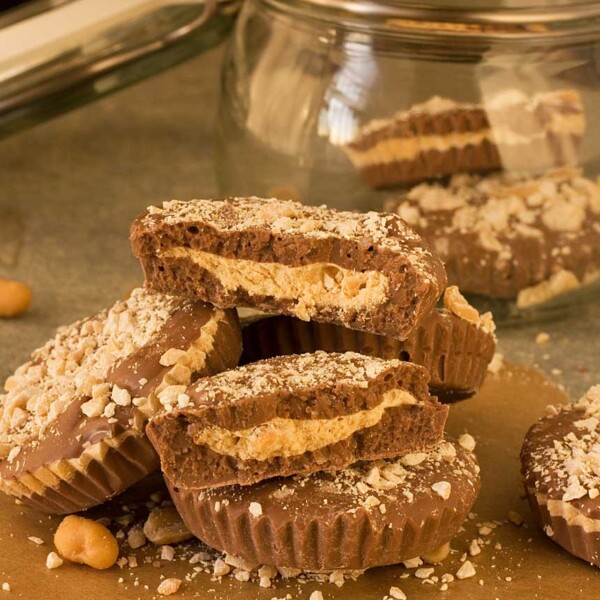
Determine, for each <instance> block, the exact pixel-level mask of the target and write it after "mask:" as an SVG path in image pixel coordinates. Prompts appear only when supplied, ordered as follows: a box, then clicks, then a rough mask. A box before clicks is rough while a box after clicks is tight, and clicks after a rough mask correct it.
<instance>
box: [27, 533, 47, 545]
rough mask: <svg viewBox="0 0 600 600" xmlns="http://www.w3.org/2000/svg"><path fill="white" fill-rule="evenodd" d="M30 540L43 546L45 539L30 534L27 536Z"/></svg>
mask: <svg viewBox="0 0 600 600" xmlns="http://www.w3.org/2000/svg"><path fill="white" fill-rule="evenodd" d="M27 539H28V540H29V541H30V542H33V543H34V544H36V545H37V546H42V545H43V544H44V540H43V539H42V538H39V537H36V536H35V535H30V536H29V537H28V538H27Z"/></svg>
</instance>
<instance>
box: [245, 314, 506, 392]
mask: <svg viewBox="0 0 600 600" xmlns="http://www.w3.org/2000/svg"><path fill="white" fill-rule="evenodd" d="M469 308H471V307H469ZM455 310H456V309H455ZM459 310H460V309H459ZM459 310H458V311H457V312H459ZM467 310H468V309H467ZM471 310H474V309H472V308H471ZM467 316H469V315H467ZM242 339H243V348H244V350H243V352H242V358H241V361H240V362H241V364H247V363H251V362H255V361H257V360H263V359H266V358H272V357H274V356H282V355H288V354H301V353H304V352H314V351H316V350H324V351H325V352H348V351H354V352H359V353H361V354H366V355H369V356H376V357H379V358H384V359H394V358H395V359H399V360H404V361H408V362H414V363H415V364H418V365H421V366H423V367H425V368H426V369H427V371H429V374H430V376H431V379H430V380H429V389H430V391H431V393H432V394H433V395H435V396H438V397H439V399H440V400H441V401H442V402H454V401H457V400H462V399H465V398H469V397H470V396H472V395H473V394H475V392H476V391H477V390H478V389H479V388H480V386H481V385H482V383H483V381H484V379H485V376H486V374H487V368H488V365H489V363H490V361H491V360H492V358H493V357H494V352H495V349H496V339H495V335H494V328H493V322H492V320H491V317H490V319H488V320H482V319H481V318H480V317H479V315H478V314H477V312H476V311H475V313H474V318H472V319H471V320H467V319H466V318H464V316H462V317H461V316H459V315H458V314H455V313H454V312H451V311H450V310H447V309H445V308H444V309H437V310H435V311H433V312H432V313H430V314H429V315H427V317H425V319H424V320H423V322H422V323H421V325H419V327H418V328H417V329H416V330H415V331H414V332H413V333H412V334H411V335H410V337H408V338H407V339H406V340H404V341H400V340H396V339H394V338H390V337H385V336H380V335H375V334H372V333H365V332H362V331H354V330H352V329H347V328H345V327H340V326H339V325H332V324H329V323H315V322H309V323H307V322H305V321H301V320H300V319H294V318H292V317H281V316H272V317H266V318H262V319H260V320H256V321H253V322H251V323H250V324H249V325H247V326H246V327H243V328H242Z"/></svg>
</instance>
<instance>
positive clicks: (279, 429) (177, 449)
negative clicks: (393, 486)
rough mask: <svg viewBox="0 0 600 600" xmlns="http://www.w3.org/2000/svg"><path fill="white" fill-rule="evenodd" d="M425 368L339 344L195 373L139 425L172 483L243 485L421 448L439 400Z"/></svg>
mask: <svg viewBox="0 0 600 600" xmlns="http://www.w3.org/2000/svg"><path fill="white" fill-rule="evenodd" d="M427 380H428V374H427V371H425V369H424V368H422V367H420V366H418V365H414V364H411V363H406V362H401V361H398V360H382V359H379V358H372V357H368V356H364V355H362V354H357V353H353V352H348V353H345V354H334V353H332V354H328V353H326V352H315V353H314V354H301V355H292V356H282V357H277V358H272V359H268V360H264V361H260V362H257V363H252V364H249V365H246V366H244V367H239V368H237V369H234V370H231V371H228V372H226V373H221V374H220V375H215V376H213V377H206V378H203V379H200V380H199V381H198V382H196V383H195V384H193V385H192V386H190V387H189V389H188V391H187V395H188V396H189V398H190V401H189V403H188V404H187V405H186V406H185V407H181V408H179V409H175V410H173V411H172V412H170V413H165V414H159V415H157V416H156V417H155V418H153V419H151V420H150V422H149V424H148V427H147V429H146V431H147V434H148V437H149V438H150V441H151V442H152V443H153V444H154V447H155V448H156V450H157V452H158V454H159V456H160V459H161V468H162V471H163V473H164V474H165V476H166V477H167V478H168V479H169V480H170V481H171V482H172V483H173V485H175V486H177V487H194V488H197V489H201V488H208V487H217V486H227V485H231V484H241V485H250V484H253V483H256V482H258V481H261V480H263V479H268V478H271V477H280V476H287V475H293V474H299V473H312V472H315V471H322V470H334V469H342V468H344V467H346V466H348V465H350V464H352V463H354V462H356V461H358V460H373V459H379V458H387V457H393V456H398V455H400V454H406V453H411V452H424V451H427V450H428V449H430V448H431V447H433V446H435V445H436V444H437V443H438V442H439V441H440V439H441V438H442V435H443V430H444V424H445V421H446V417H447V413H448V407H446V406H443V405H441V404H440V403H439V402H438V401H437V400H436V399H435V398H432V397H431V396H430V395H429V392H428V388H427Z"/></svg>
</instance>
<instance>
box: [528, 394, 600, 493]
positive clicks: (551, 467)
mask: <svg viewBox="0 0 600 600" xmlns="http://www.w3.org/2000/svg"><path fill="white" fill-rule="evenodd" d="M573 411H578V412H580V413H581V416H582V418H581V419H579V420H577V421H575V422H574V423H573V430H571V431H569V432H568V433H566V434H565V435H563V436H562V437H561V438H559V439H556V440H554V443H553V444H552V446H549V447H545V448H540V449H539V450H537V451H536V452H534V453H533V454H532V456H531V458H532V462H533V464H534V467H533V469H534V472H537V473H538V474H539V478H540V479H541V480H543V481H545V482H546V483H547V484H548V486H549V490H548V495H549V496H551V497H556V496H557V495H559V496H560V499H561V500H562V501H563V502H571V501H572V500H577V499H579V498H584V497H586V496H588V497H590V498H592V499H593V498H596V497H597V496H598V490H599V489H600V385H596V386H594V387H592V388H591V389H590V390H588V392H587V393H586V394H585V395H584V396H583V397H582V398H581V399H580V400H578V401H577V402H575V403H574V404H570V405H565V406H559V407H557V411H556V415H550V416H549V417H547V418H549V419H554V418H557V417H560V416H561V415H563V414H564V413H567V412H568V413H572V412H573Z"/></svg>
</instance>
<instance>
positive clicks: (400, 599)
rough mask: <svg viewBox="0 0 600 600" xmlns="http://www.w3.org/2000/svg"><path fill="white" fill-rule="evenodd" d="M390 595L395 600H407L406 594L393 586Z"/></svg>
mask: <svg viewBox="0 0 600 600" xmlns="http://www.w3.org/2000/svg"><path fill="white" fill-rule="evenodd" d="M389 594H390V597H391V598H394V600H406V594H405V593H404V592H403V591H402V590H401V589H400V588H399V587H396V586H392V587H391V588H390V592H389Z"/></svg>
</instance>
